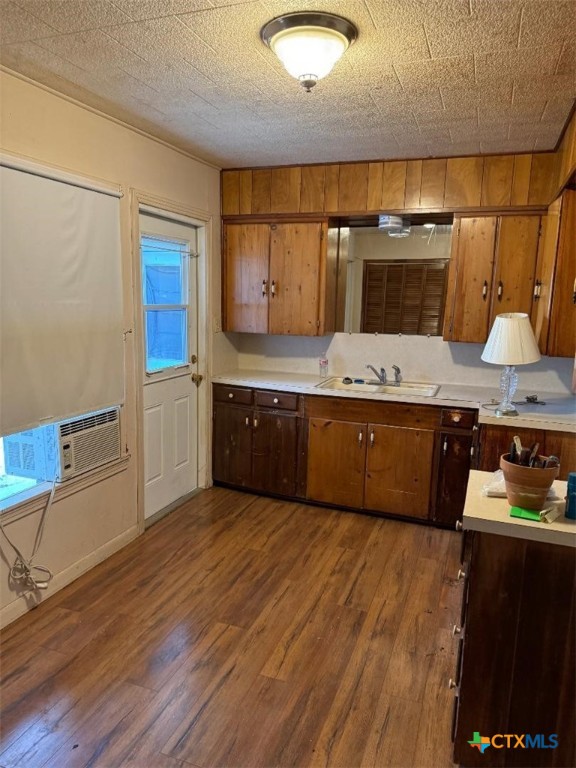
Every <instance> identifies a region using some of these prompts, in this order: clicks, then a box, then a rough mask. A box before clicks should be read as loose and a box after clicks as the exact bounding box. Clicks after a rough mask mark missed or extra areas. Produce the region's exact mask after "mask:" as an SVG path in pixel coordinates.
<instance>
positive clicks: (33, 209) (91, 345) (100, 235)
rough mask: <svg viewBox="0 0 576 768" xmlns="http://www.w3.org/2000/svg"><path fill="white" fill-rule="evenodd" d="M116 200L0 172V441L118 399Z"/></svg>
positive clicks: (120, 398)
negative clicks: (7, 436)
mask: <svg viewBox="0 0 576 768" xmlns="http://www.w3.org/2000/svg"><path fill="white" fill-rule="evenodd" d="M119 214H120V210H119V200H118V199H117V198H116V197H112V196H110V195H109V194H101V193H99V192H95V191H91V190H88V189H85V188H81V187H78V186H72V185H71V184H68V183H63V182H61V181H54V180H52V179H48V178H44V177H41V176H37V175H35V174H33V173H26V172H22V171H20V170H15V169H13V168H6V167H0V434H1V435H7V434H11V433H13V432H21V431H23V430H25V429H29V428H31V427H36V426H38V425H39V424H45V423H47V422H52V421H59V420H61V419H64V418H69V417H71V416H76V415H78V414H81V413H87V412H90V411H94V410H97V409H99V408H106V407H109V406H112V405H117V404H121V403H122V402H123V400H124V356H123V355H124V353H123V327H122V282H121V278H122V275H121V259H120V222H119V218H120V216H119Z"/></svg>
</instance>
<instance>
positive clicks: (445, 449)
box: [442, 437, 448, 456]
mask: <svg viewBox="0 0 576 768" xmlns="http://www.w3.org/2000/svg"><path fill="white" fill-rule="evenodd" d="M447 451H448V438H447V437H446V438H444V443H443V445H442V454H443V455H444V456H446V453H447Z"/></svg>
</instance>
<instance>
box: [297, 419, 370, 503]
mask: <svg viewBox="0 0 576 768" xmlns="http://www.w3.org/2000/svg"><path fill="white" fill-rule="evenodd" d="M365 462H366V424H358V423H355V422H348V421H333V420H327V419H310V421H309V431H308V480H307V496H308V498H309V499H314V500H315V501H324V502H326V503H328V504H336V505H341V506H345V507H356V508H358V509H360V508H361V507H362V497H363V493H364V466H365Z"/></svg>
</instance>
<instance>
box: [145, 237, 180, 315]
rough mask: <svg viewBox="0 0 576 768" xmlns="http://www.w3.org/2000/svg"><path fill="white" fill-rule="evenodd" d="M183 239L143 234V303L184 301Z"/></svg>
mask: <svg viewBox="0 0 576 768" xmlns="http://www.w3.org/2000/svg"><path fill="white" fill-rule="evenodd" d="M187 253H188V250H187V247H186V246H185V244H183V243H177V242H166V241H163V240H156V239H154V238H150V237H143V238H142V282H143V285H142V296H143V304H177V305H178V304H186V296H185V294H186V275H185V263H186V262H185V257H186V255H187Z"/></svg>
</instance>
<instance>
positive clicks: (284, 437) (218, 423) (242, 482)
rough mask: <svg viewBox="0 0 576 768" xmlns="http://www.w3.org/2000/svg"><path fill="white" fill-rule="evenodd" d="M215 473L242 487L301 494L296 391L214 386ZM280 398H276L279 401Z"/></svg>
mask: <svg viewBox="0 0 576 768" xmlns="http://www.w3.org/2000/svg"><path fill="white" fill-rule="evenodd" d="M214 401H215V402H214V414H213V416H214V419H213V461H212V464H213V472H212V474H213V477H214V480H216V481H219V482H222V483H227V484H229V485H234V486H238V487H241V488H250V489H251V490H255V491H263V492H265V493H273V494H279V495H283V496H294V495H296V480H297V455H298V431H299V430H298V425H299V419H298V415H297V413H286V412H280V410H279V409H280V408H283V407H284V408H287V409H288V408H292V409H296V408H297V406H298V398H297V396H296V395H291V394H290V395H288V396H286V395H284V396H282V395H281V394H280V393H274V392H261V391H259V390H257V391H252V390H250V389H242V388H239V387H224V386H221V385H215V387H214ZM274 401H276V402H274Z"/></svg>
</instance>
